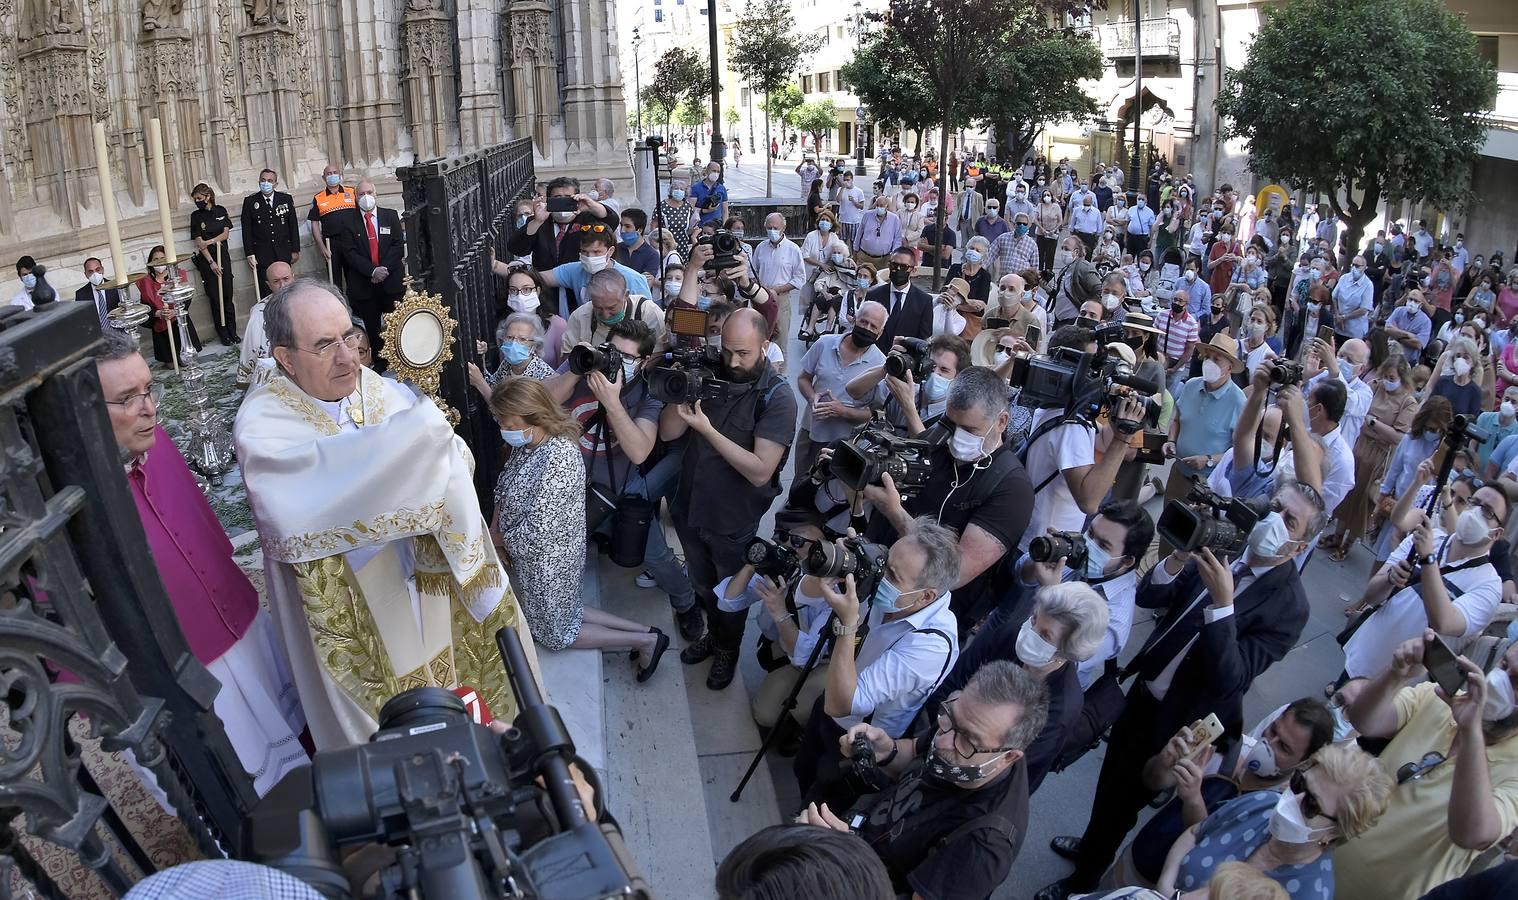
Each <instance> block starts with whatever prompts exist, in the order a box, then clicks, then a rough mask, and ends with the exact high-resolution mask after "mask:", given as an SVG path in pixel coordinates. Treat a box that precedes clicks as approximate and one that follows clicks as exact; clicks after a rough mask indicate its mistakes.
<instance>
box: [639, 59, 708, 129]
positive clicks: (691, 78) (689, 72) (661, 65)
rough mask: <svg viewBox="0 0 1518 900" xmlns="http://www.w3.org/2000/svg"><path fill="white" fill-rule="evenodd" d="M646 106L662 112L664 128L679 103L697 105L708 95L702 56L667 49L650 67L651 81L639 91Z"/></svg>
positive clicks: (706, 71) (706, 77) (705, 66)
mask: <svg viewBox="0 0 1518 900" xmlns="http://www.w3.org/2000/svg"><path fill="white" fill-rule="evenodd" d="M643 93H644V96H645V98H646V101H645V102H647V103H649V104H650V105H654V106H657V107H658V108H659V109H661V110H662V111H663V112H664V121H665V123H666V124H668V122H669V121H670V119H671V118H673V117H674V115H675V111H676V109H677V108H678V107H679V106H680V104H681V103H682V102H690V103H694V104H696V105H698V106H699V105H701V104H702V103H703V102H704V101H706V100H707V99H709V98H710V97H711V95H712V82H711V72H710V70H709V69H708V67H707V62H706V56H705V55H704V54H701V53H697V52H696V51H694V50H691V49H689V48H687V47H671V48H669V49H668V50H666V51H665V52H664V55H663V56H661V57H659V61H658V62H657V63H655V64H654V77H653V80H652V81H651V82H650V83H649V85H648V87H646V88H644V89H643Z"/></svg>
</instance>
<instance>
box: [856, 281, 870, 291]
mask: <svg viewBox="0 0 1518 900" xmlns="http://www.w3.org/2000/svg"><path fill="white" fill-rule="evenodd" d="M854 285H855V287H857V288H859V289H860V290H861V291H867V290H869V289H870V279H868V278H860V279H857V280H856V281H855V282H854Z"/></svg>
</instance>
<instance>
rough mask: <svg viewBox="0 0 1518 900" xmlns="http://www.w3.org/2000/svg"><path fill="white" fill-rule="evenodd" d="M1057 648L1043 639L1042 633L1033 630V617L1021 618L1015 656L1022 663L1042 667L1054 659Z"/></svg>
mask: <svg viewBox="0 0 1518 900" xmlns="http://www.w3.org/2000/svg"><path fill="white" fill-rule="evenodd" d="M1058 652H1059V648H1058V647H1056V646H1054V645H1053V644H1051V643H1049V642H1048V641H1046V640H1044V638H1043V635H1041V634H1039V633H1038V632H1037V631H1034V630H1033V619H1032V618H1031V617H1030V618H1027V619H1024V620H1023V627H1022V628H1021V629H1020V630H1019V631H1018V632H1017V658H1018V659H1020V660H1022V662H1023V664H1024V665H1028V666H1033V667H1034V668H1036V669H1038V668H1043V667H1044V666H1047V665H1048V664H1049V663H1051V662H1053V661H1054V656H1055V654H1056V653H1058Z"/></svg>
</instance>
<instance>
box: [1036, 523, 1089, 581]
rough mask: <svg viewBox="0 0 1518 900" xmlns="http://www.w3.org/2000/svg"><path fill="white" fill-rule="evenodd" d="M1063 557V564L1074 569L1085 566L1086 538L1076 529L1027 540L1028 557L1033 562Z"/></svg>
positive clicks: (1077, 569)
mask: <svg viewBox="0 0 1518 900" xmlns="http://www.w3.org/2000/svg"><path fill="white" fill-rule="evenodd" d="M1060 557H1064V559H1065V565H1067V566H1069V567H1070V568H1072V569H1074V570H1076V571H1077V572H1080V571H1084V570H1085V568H1086V538H1085V536H1084V535H1082V534H1081V533H1080V532H1078V531H1056V532H1055V533H1053V534H1044V535H1040V536H1038V537H1036V538H1034V539H1033V540H1031V541H1029V542H1028V558H1029V559H1031V560H1033V561H1034V562H1041V563H1043V562H1053V561H1055V560H1057V559H1059V558H1060Z"/></svg>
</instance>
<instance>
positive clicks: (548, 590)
mask: <svg viewBox="0 0 1518 900" xmlns="http://www.w3.org/2000/svg"><path fill="white" fill-rule="evenodd" d="M490 412H491V414H492V415H494V416H495V420H496V422H497V424H499V425H500V426H501V438H502V439H503V440H505V441H506V445H507V446H508V447H509V448H510V454H511V455H510V456H509V457H507V459H506V465H505V466H504V467H503V468H502V469H501V477H500V479H499V480H498V481H497V482H496V487H495V515H494V516H493V517H492V521H493V522H494V523H495V524H494V527H493V528H492V529H491V532H492V536H493V538H494V540H495V542H496V548H497V550H498V551H499V552H500V556H501V561H502V562H503V563H505V564H506V566H507V568H508V569H509V570H510V572H511V583H512V587H513V588H514V589H515V591H516V594H517V599H518V600H519V601H520V602H521V605H522V613H523V615H525V616H526V617H527V624H528V627H529V628H530V629H531V631H532V636H533V637H534V638H536V639H537V641H538V643H540V644H542V645H543V646H544V647H545V648H547V649H549V650H565V649H576V650H632V651H633V658H634V659H638V658H642V659H644V660H646V661H647V664H646V665H645V666H643V667H642V668H640V669H639V670H638V680H639V681H647V680H648V679H649V677H650V676H652V675H653V674H654V670H655V669H657V668H658V666H659V658H660V657H661V656H663V655H664V651H665V650H667V649H668V648H669V636H668V635H666V634H665V633H664V632H662V631H660V630H659V629H657V628H650V627H649V626H647V625H640V624H638V623H636V622H629V621H628V620H626V619H622V618H619V617H617V616H613V615H611V614H609V613H605V612H602V611H601V610H599V609H596V608H595V607H587V606H585V605H584V602H583V601H582V600H581V598H580V573H581V571H582V570H583V569H584V568H585V459H584V457H583V456H582V455H581V453H580V448H579V446H578V441H579V440H580V426H579V423H577V422H576V421H575V420H574V418H573V417H572V416H570V415H569V413H568V412H566V411H565V410H564V408H563V407H561V406H560V405H559V404H557V403H555V402H554V401H553V398H552V397H551V396H549V394H548V389H547V388H545V387H543V383H542V382H540V381H535V380H533V379H531V378H507V379H504V380H502V381H501V382H499V383H498V384H496V386H495V390H494V391H493V392H492V393H491V395H490Z"/></svg>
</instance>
